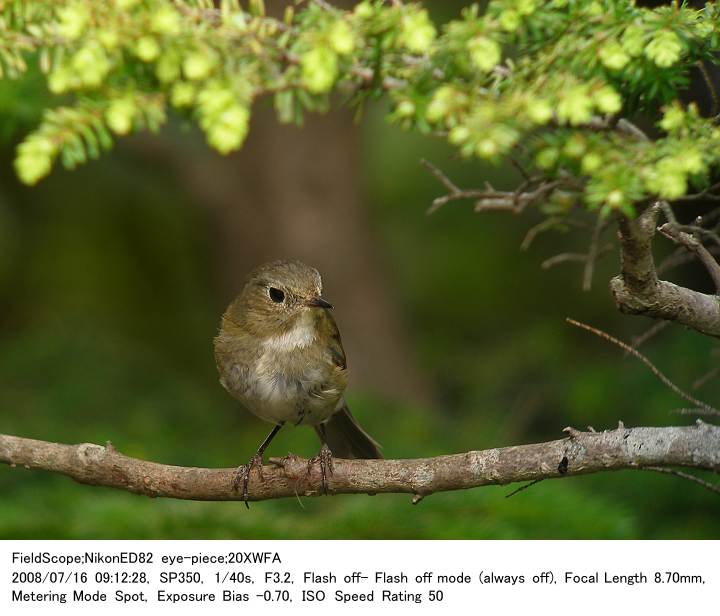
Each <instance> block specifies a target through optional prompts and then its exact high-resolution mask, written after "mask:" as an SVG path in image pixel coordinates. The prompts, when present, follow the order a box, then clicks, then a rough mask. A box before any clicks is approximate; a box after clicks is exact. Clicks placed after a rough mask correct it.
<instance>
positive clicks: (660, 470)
mask: <svg viewBox="0 0 720 616" xmlns="http://www.w3.org/2000/svg"><path fill="white" fill-rule="evenodd" d="M640 470H643V471H654V472H656V473H665V474H666V475H675V477H680V478H681V479H687V480H688V481H692V482H694V483H697V484H698V485H701V486H702V487H703V488H705V489H706V490H710V492H714V493H715V494H720V486H718V485H715V484H714V483H710V482H709V481H705V480H704V479H700V477H696V476H695V475H691V474H690V473H684V472H683V471H678V470H676V469H674V468H663V467H662V466H644V467H643V468H641V469H640Z"/></svg>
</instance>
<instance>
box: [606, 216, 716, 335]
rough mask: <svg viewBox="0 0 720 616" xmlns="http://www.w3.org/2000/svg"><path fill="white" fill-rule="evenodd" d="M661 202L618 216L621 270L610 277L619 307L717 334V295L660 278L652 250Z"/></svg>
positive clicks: (629, 312)
mask: <svg viewBox="0 0 720 616" xmlns="http://www.w3.org/2000/svg"><path fill="white" fill-rule="evenodd" d="M660 210H661V208H660V205H659V204H655V205H653V206H651V207H649V208H648V209H646V210H645V211H644V212H643V213H642V214H640V216H638V217H637V218H635V219H630V218H625V217H621V218H620V219H619V227H620V247H621V258H622V270H621V273H620V275H619V276H616V277H615V278H613V279H612V280H611V281H610V290H611V292H612V294H613V297H614V299H615V303H616V304H617V306H618V308H619V309H620V311H622V312H624V313H626V314H640V315H644V316H647V317H651V318H654V319H664V320H668V321H676V322H677V323H680V324H681V325H685V326H686V327H689V328H691V329H694V330H696V331H698V332H700V333H702V334H705V335H707V336H715V337H720V297H718V296H717V295H708V294H706V293H700V292H699V291H694V290H692V289H687V288H685V287H681V286H678V285H676V284H673V283H672V282H668V281H666V280H660V279H659V278H658V275H657V270H656V268H655V261H654V259H653V254H652V240H653V237H654V236H655V231H656V227H657V220H658V215H659V213H660Z"/></svg>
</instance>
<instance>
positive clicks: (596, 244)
mask: <svg viewBox="0 0 720 616" xmlns="http://www.w3.org/2000/svg"><path fill="white" fill-rule="evenodd" d="M606 226H607V219H606V218H604V217H603V216H602V215H598V217H597V220H596V221H595V228H594V229H593V234H592V237H591V239H590V249H589V250H588V253H587V256H586V259H585V269H584V270H583V283H582V289H583V291H589V290H590V289H591V288H592V279H593V274H594V273H595V263H596V262H597V260H598V257H599V256H600V255H601V249H600V237H601V236H602V232H603V231H604V230H605V227H606Z"/></svg>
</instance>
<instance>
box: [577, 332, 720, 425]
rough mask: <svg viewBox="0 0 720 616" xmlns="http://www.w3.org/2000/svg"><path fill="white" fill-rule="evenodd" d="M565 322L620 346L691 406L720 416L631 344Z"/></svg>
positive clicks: (603, 333) (719, 412) (712, 407)
mask: <svg viewBox="0 0 720 616" xmlns="http://www.w3.org/2000/svg"><path fill="white" fill-rule="evenodd" d="M565 321H566V322H568V323H569V324H570V325H574V326H575V327H579V328H580V329H584V330H585V331H588V332H590V333H591V334H595V335H596V336H599V337H600V338H603V339H604V340H607V341H608V342H612V343H613V344H614V345H616V346H619V347H620V348H621V349H623V350H624V351H626V352H627V353H630V355H633V356H634V357H637V359H639V360H640V361H641V362H642V363H644V364H645V365H646V366H647V367H648V368H649V369H650V372H652V373H653V374H654V375H655V377H656V378H657V379H658V380H659V381H660V382H661V383H663V384H664V385H665V386H666V387H668V388H669V389H670V390H672V391H673V392H675V393H676V394H677V395H678V396H680V397H681V398H682V399H683V400H686V401H687V402H689V403H690V404H694V405H696V406H697V407H698V408H701V409H704V410H705V411H706V412H707V413H708V414H709V415H720V411H719V410H717V409H716V408H715V407H714V406H711V405H709V404H707V403H705V402H703V401H702V400H698V399H697V398H694V397H693V396H691V395H690V394H689V393H687V392H685V391H683V390H682V389H680V388H679V387H678V386H677V385H675V383H673V382H672V381H671V380H670V379H669V378H668V377H666V376H665V375H664V374H663V373H662V372H660V370H658V369H657V368H656V367H655V364H653V363H652V362H651V361H650V360H649V359H648V358H647V357H645V355H643V354H642V353H641V352H640V351H638V350H637V349H634V348H632V347H631V346H630V345H629V344H626V343H625V342H623V341H622V340H618V339H617V338H615V337H614V336H611V335H610V334H608V333H607V332H604V331H602V330H600V329H597V328H596V327H593V326H592V325H588V324H587V323H581V322H580V321H576V320H575V319H571V318H566V319H565Z"/></svg>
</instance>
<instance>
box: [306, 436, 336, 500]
mask: <svg viewBox="0 0 720 616" xmlns="http://www.w3.org/2000/svg"><path fill="white" fill-rule="evenodd" d="M316 463H318V464H319V465H320V478H321V482H322V483H321V485H322V491H323V494H327V493H328V483H327V478H328V475H332V474H333V473H334V472H335V467H334V464H333V455H332V451H330V447H328V446H327V444H326V443H323V446H322V447H321V448H320V451H319V452H318V454H317V455H316V456H315V457H314V458H310V459H309V460H308V468H307V472H308V475H310V474H311V473H312V467H313V464H316Z"/></svg>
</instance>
